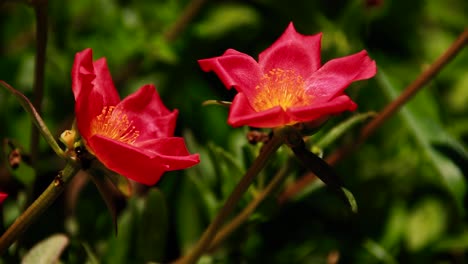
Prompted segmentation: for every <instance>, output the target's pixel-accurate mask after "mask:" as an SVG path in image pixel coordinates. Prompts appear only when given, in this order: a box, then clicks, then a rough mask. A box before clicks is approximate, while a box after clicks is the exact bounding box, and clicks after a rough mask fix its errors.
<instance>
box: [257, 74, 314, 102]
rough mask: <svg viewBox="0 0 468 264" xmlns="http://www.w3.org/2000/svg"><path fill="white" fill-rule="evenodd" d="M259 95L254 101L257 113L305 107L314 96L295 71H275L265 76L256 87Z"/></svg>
mask: <svg viewBox="0 0 468 264" xmlns="http://www.w3.org/2000/svg"><path fill="white" fill-rule="evenodd" d="M255 89H256V90H257V95H256V96H255V99H254V101H253V108H254V109H255V110H256V111H263V110H267V109H270V108H273V107H275V106H281V108H283V110H286V109H287V108H289V107H291V106H305V105H307V104H309V103H310V100H311V99H312V96H310V95H308V94H307V93H306V91H305V82H304V79H302V77H301V76H300V75H298V74H297V73H296V72H295V71H294V70H282V69H273V70H271V71H269V72H268V73H266V74H264V75H263V77H262V78H261V80H260V83H259V84H258V85H257V86H256V87H255Z"/></svg>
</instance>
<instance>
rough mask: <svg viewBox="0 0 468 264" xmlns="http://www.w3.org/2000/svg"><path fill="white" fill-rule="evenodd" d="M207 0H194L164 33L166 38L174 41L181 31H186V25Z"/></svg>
mask: <svg viewBox="0 0 468 264" xmlns="http://www.w3.org/2000/svg"><path fill="white" fill-rule="evenodd" d="M206 1H207V0H192V1H191V2H190V3H189V4H188V6H187V7H186V8H185V10H184V11H183V12H182V15H181V16H180V17H179V19H178V20H177V21H176V22H175V23H174V24H173V25H172V26H171V27H170V28H169V30H168V31H166V33H164V38H165V39H166V40H167V41H168V42H172V41H174V40H175V39H176V38H177V37H178V36H179V35H180V33H181V32H182V31H184V29H185V27H187V25H188V24H189V22H190V21H191V20H192V19H193V17H195V15H196V14H197V13H198V11H199V10H200V9H201V7H202V6H203V4H205V2H206Z"/></svg>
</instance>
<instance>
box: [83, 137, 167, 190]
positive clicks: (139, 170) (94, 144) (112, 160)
mask: <svg viewBox="0 0 468 264" xmlns="http://www.w3.org/2000/svg"><path fill="white" fill-rule="evenodd" d="M88 143H89V145H90V146H91V148H92V149H93V151H94V152H95V154H96V157H97V158H98V159H99V161H101V162H102V164H104V166H106V167H107V168H108V169H110V170H112V171H115V172H117V173H119V174H121V175H123V176H125V177H127V178H130V179H132V180H134V181H137V182H139V183H143V184H146V185H153V184H155V183H156V182H157V181H158V180H159V179H160V178H161V176H162V174H163V173H164V172H165V171H166V170H167V166H165V165H164V164H163V163H161V162H160V161H159V160H158V159H155V158H154V157H155V155H151V154H150V153H147V152H145V151H144V149H141V148H137V147H133V146H131V145H128V144H124V143H121V142H118V141H115V140H112V139H108V138H106V137H102V136H100V135H94V136H92V137H91V138H90V139H89V142H88Z"/></svg>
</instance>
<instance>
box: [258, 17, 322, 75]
mask: <svg viewBox="0 0 468 264" xmlns="http://www.w3.org/2000/svg"><path fill="white" fill-rule="evenodd" d="M321 38H322V33H319V34H316V35H311V36H306V35H302V34H299V33H297V32H296V29H295V28H294V25H293V23H290V24H289V26H288V28H287V29H286V31H285V32H284V33H283V35H281V37H280V38H279V39H278V40H276V41H275V42H274V43H273V45H271V46H270V47H269V48H267V49H266V50H264V51H263V52H262V53H260V55H259V64H260V68H261V69H262V71H263V73H267V72H269V71H270V70H272V69H283V70H294V71H295V72H296V73H297V74H299V75H300V76H302V77H303V78H304V79H306V78H307V77H308V76H309V75H310V74H312V73H313V72H315V71H316V70H317V69H319V68H320V41H321Z"/></svg>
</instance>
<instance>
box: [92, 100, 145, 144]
mask: <svg viewBox="0 0 468 264" xmlns="http://www.w3.org/2000/svg"><path fill="white" fill-rule="evenodd" d="M132 124H133V121H131V120H128V117H127V115H126V114H125V113H123V112H122V111H120V110H118V109H116V108H115V106H104V108H103V109H102V111H101V114H100V115H98V116H97V117H96V118H94V119H93V121H91V135H101V136H104V137H107V138H111V139H114V140H117V141H120V142H122V143H126V144H133V143H135V140H136V139H137V138H138V136H139V135H140V131H138V130H136V128H135V126H134V125H132Z"/></svg>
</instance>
